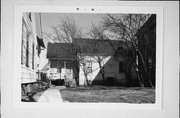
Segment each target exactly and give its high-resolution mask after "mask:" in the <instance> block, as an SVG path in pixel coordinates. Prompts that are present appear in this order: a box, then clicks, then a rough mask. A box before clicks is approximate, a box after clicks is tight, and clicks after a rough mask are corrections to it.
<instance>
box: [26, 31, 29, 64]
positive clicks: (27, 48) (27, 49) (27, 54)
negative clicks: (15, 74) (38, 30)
mask: <svg viewBox="0 0 180 118" xmlns="http://www.w3.org/2000/svg"><path fill="white" fill-rule="evenodd" d="M27 35H28V34H27ZM26 66H27V67H29V38H28V36H27V37H26Z"/></svg>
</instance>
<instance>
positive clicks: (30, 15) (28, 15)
mask: <svg viewBox="0 0 180 118" xmlns="http://www.w3.org/2000/svg"><path fill="white" fill-rule="evenodd" d="M28 16H29V20H30V21H32V18H31V12H29V15H28Z"/></svg>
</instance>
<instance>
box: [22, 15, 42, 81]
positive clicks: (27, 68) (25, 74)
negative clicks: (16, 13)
mask: <svg viewBox="0 0 180 118" xmlns="http://www.w3.org/2000/svg"><path fill="white" fill-rule="evenodd" d="M28 35H29V36H28ZM36 36H37V35H36V29H35V16H34V14H31V20H30V18H29V13H23V16H22V39H21V40H22V44H21V46H22V48H21V82H22V83H30V82H36V80H37V79H38V75H37V71H38V68H37V67H38V64H39V57H38V52H37V49H36V47H37V39H36ZM27 41H28V43H27ZM27 44H28V46H27ZM33 45H34V46H33ZM33 48H34V49H33ZM27 51H28V55H27ZM33 54H34V55H33ZM27 63H28V64H27Z"/></svg>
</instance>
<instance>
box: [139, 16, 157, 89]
mask: <svg viewBox="0 0 180 118" xmlns="http://www.w3.org/2000/svg"><path fill="white" fill-rule="evenodd" d="M148 21H151V22H146V24H145V26H146V27H143V28H142V29H141V31H140V32H139V35H138V39H139V42H138V47H139V50H140V52H141V54H142V57H143V58H144V61H145V62H144V63H145V65H146V71H147V73H148V76H149V78H150V80H151V82H152V84H153V85H154V86H155V81H156V16H155V15H154V16H151V17H150V18H149V20H148ZM143 31H144V32H143ZM138 63H139V68H140V70H141V71H142V73H143V78H144V84H145V86H150V83H149V80H148V79H147V78H148V77H147V75H146V74H145V72H144V67H143V63H142V60H140V58H139V61H138Z"/></svg>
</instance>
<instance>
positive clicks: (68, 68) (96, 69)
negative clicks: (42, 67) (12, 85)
mask: <svg viewBox="0 0 180 118" xmlns="http://www.w3.org/2000/svg"><path fill="white" fill-rule="evenodd" d="M121 48H122V43H121V42H120V41H116V40H112V41H108V40H95V39H75V46H73V44H72V43H54V44H53V43H49V44H48V46H47V58H48V59H49V64H50V65H49V67H50V70H57V71H56V74H57V75H58V77H59V79H67V78H68V79H74V77H75V74H74V73H75V72H74V71H75V70H74V69H73V68H74V65H73V62H74V61H75V60H76V59H78V61H79V85H86V84H87V81H86V80H88V81H89V82H90V83H92V84H101V85H102V84H103V78H102V74H101V73H100V72H101V71H100V66H99V62H98V59H99V60H101V61H100V64H101V66H102V68H103V72H104V78H105V81H106V85H126V84H127V80H126V74H125V71H124V68H125V67H124V66H125V65H124V58H123V57H122V56H121V55H118V56H117V55H115V53H116V51H117V50H118V49H121ZM75 50H76V51H75ZM74 52H76V53H77V55H76V54H74ZM51 77H52V76H51Z"/></svg>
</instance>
